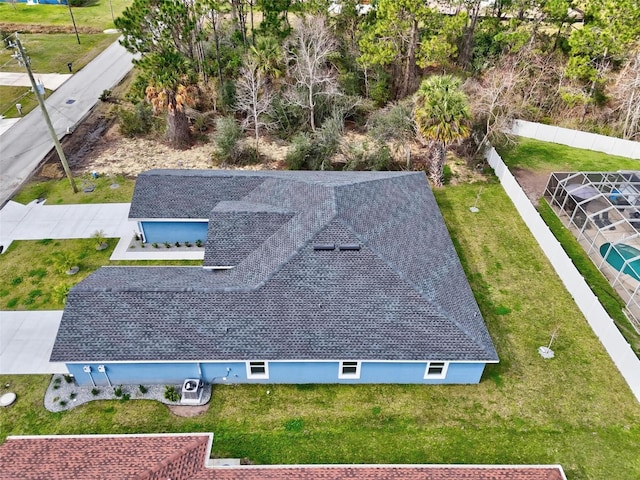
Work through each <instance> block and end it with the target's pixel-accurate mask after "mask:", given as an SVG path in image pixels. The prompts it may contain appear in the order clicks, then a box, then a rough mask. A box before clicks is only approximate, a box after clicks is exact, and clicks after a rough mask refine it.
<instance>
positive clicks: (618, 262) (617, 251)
mask: <svg viewBox="0 0 640 480" xmlns="http://www.w3.org/2000/svg"><path fill="white" fill-rule="evenodd" d="M609 248H611V250H609ZM607 251H609V254H608V255H607ZM600 255H602V257H603V258H604V259H605V260H606V262H607V263H608V264H609V265H611V266H612V267H613V268H615V269H616V270H618V271H619V272H620V271H622V272H623V273H626V274H627V275H630V276H632V277H633V278H635V279H636V280H638V281H639V282H640V258H636V257H639V256H640V250H638V249H637V248H634V247H632V246H631V245H626V244H624V243H618V244H616V245H613V246H612V245H611V244H610V243H603V244H602V245H601V246H600ZM632 258H636V260H634V261H632V262H629V263H627V264H626V265H625V263H624V262H625V261H626V260H629V259H632ZM623 267H624V270H623Z"/></svg>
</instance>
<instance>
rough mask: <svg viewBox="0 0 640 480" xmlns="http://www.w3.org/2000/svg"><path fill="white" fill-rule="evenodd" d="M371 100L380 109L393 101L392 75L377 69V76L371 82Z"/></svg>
mask: <svg viewBox="0 0 640 480" xmlns="http://www.w3.org/2000/svg"><path fill="white" fill-rule="evenodd" d="M369 98H370V99H371V100H373V101H374V102H375V104H376V105H377V106H378V107H382V106H383V105H385V104H386V103H387V102H388V101H389V100H390V99H391V75H389V74H388V73H387V72H385V71H384V70H382V69H377V70H376V72H375V76H374V78H373V80H372V81H371V82H369Z"/></svg>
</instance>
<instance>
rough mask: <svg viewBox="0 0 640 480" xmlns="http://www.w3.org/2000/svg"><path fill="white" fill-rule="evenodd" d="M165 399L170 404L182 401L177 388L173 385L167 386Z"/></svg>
mask: <svg viewBox="0 0 640 480" xmlns="http://www.w3.org/2000/svg"><path fill="white" fill-rule="evenodd" d="M164 398H166V399H167V400H169V401H170V402H178V401H180V394H179V393H178V390H177V389H176V387H174V386H173V385H165V387H164Z"/></svg>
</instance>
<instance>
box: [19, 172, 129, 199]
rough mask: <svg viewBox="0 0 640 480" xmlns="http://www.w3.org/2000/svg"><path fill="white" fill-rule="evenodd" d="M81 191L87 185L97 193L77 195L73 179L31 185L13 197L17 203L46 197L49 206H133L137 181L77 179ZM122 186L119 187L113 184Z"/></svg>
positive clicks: (83, 177)
mask: <svg viewBox="0 0 640 480" xmlns="http://www.w3.org/2000/svg"><path fill="white" fill-rule="evenodd" d="M74 179H75V182H76V185H77V186H78V189H80V190H82V187H83V186H89V185H93V186H94V187H95V188H94V190H93V192H90V193H84V192H83V191H80V192H78V193H73V190H72V189H71V186H70V185H69V180H67V178H66V177H65V178H62V179H60V180H47V181H42V182H37V181H36V182H30V183H28V184H27V185H25V186H24V187H23V188H22V189H21V190H20V191H19V192H18V193H17V194H16V195H15V196H14V197H13V198H12V200H13V201H14V202H18V203H22V204H25V205H26V204H27V203H29V202H31V201H33V200H36V199H38V198H45V199H46V200H47V205H59V204H72V203H129V202H130V201H131V197H132V196H133V189H134V187H135V180H133V179H130V178H125V177H122V176H120V175H117V176H99V177H98V178H91V176H90V175H89V174H85V175H82V176H79V177H74ZM116 183H117V184H119V185H120V187H118V188H115V189H114V188H111V185H114V184H116Z"/></svg>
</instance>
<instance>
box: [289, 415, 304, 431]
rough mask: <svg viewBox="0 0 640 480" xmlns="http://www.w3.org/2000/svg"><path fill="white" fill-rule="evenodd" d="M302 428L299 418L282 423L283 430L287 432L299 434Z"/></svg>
mask: <svg viewBox="0 0 640 480" xmlns="http://www.w3.org/2000/svg"><path fill="white" fill-rule="evenodd" d="M303 428H304V420H302V419H301V418H292V419H291V420H287V421H286V422H284V429H285V430H286V431H287V432H300V431H302V429H303Z"/></svg>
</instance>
